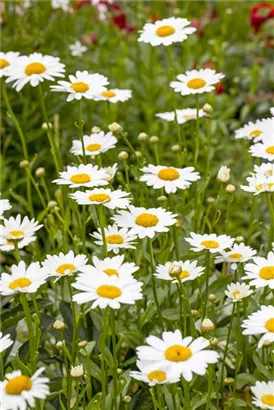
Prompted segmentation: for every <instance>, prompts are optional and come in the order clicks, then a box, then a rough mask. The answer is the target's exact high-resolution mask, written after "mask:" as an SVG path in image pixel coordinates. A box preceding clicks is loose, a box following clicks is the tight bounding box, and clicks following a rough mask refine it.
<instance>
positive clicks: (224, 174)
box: [217, 166, 230, 182]
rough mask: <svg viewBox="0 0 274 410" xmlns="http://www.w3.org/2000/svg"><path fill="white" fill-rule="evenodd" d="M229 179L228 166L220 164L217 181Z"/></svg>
mask: <svg viewBox="0 0 274 410" xmlns="http://www.w3.org/2000/svg"><path fill="white" fill-rule="evenodd" d="M229 180H230V168H228V167H226V166H221V168H220V169H219V171H218V175H217V181H219V182H228V181H229Z"/></svg>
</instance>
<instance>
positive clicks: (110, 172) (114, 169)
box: [102, 164, 118, 182]
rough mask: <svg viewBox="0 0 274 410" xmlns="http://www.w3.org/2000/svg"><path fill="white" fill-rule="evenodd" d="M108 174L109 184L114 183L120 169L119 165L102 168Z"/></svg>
mask: <svg viewBox="0 0 274 410" xmlns="http://www.w3.org/2000/svg"><path fill="white" fill-rule="evenodd" d="M102 169H103V170H104V171H105V172H106V173H107V175H108V176H107V178H106V180H107V181H108V182H110V181H112V180H113V179H114V177H115V175H116V172H117V169H118V164H113V165H112V166H111V167H105V168H102Z"/></svg>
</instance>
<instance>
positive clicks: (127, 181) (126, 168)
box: [123, 159, 131, 192]
mask: <svg viewBox="0 0 274 410" xmlns="http://www.w3.org/2000/svg"><path fill="white" fill-rule="evenodd" d="M123 163H124V169H125V175H126V190H127V191H128V192H131V191H130V183H129V173H128V164H127V160H126V159H124V160H123Z"/></svg>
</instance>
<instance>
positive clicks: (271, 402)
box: [261, 394, 274, 406]
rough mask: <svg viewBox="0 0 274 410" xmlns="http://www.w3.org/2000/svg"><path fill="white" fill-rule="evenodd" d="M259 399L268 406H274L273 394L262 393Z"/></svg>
mask: <svg viewBox="0 0 274 410" xmlns="http://www.w3.org/2000/svg"><path fill="white" fill-rule="evenodd" d="M261 401H262V402H263V403H264V404H267V405H268V406H274V394H264V395H263V396H262V398H261Z"/></svg>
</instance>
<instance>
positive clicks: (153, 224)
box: [112, 205, 177, 239]
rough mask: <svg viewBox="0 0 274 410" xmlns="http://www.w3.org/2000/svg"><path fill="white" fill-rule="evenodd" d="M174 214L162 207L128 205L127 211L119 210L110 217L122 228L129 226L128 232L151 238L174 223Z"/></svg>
mask: <svg viewBox="0 0 274 410" xmlns="http://www.w3.org/2000/svg"><path fill="white" fill-rule="evenodd" d="M176 216H177V215H175V214H173V213H171V212H168V211H166V210H165V209H163V208H149V209H146V208H137V207H135V206H132V205H130V206H129V207H128V211H119V213H118V214H117V215H114V217H113V218H112V219H113V220H114V222H115V223H116V224H117V225H118V226H121V227H122V228H129V229H130V231H129V232H130V233H132V234H136V235H138V237H139V238H140V239H143V238H145V237H148V238H153V237H154V236H155V235H156V233H158V232H168V227H169V226H171V225H174V224H175V223H176Z"/></svg>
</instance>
